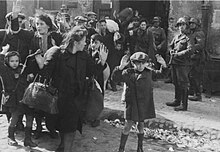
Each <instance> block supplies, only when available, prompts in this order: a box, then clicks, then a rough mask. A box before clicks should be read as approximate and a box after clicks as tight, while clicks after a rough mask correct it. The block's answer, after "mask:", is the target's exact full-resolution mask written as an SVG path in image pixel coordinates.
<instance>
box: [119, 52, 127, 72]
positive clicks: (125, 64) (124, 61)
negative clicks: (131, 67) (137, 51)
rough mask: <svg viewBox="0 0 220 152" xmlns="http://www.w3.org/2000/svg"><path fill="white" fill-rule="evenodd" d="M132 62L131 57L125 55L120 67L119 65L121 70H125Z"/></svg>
mask: <svg viewBox="0 0 220 152" xmlns="http://www.w3.org/2000/svg"><path fill="white" fill-rule="evenodd" d="M129 62H130V60H129V55H127V54H126V55H124V56H123V57H122V59H121V62H120V65H119V69H120V70H122V69H124V68H125V67H126V66H127V65H128V64H129Z"/></svg>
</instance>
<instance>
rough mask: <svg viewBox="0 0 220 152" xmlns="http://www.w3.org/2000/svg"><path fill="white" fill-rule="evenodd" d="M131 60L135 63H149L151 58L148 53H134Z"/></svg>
mask: <svg viewBox="0 0 220 152" xmlns="http://www.w3.org/2000/svg"><path fill="white" fill-rule="evenodd" d="M130 60H131V61H132V62H133V61H139V62H144V63H145V62H148V61H149V57H148V55H147V54H146V53H143V52H136V53H134V54H133V55H132V56H131V57H130Z"/></svg>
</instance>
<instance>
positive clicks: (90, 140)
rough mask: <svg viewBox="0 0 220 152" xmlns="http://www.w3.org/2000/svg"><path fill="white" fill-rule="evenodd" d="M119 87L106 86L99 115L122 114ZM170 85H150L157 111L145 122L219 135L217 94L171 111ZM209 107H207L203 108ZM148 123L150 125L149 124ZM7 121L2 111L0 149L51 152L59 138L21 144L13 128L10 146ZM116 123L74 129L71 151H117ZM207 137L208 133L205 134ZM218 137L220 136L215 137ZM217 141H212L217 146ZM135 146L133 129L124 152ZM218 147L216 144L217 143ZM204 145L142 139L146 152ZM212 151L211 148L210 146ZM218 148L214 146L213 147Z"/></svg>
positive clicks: (20, 135) (193, 151) (192, 151)
mask: <svg viewBox="0 0 220 152" xmlns="http://www.w3.org/2000/svg"><path fill="white" fill-rule="evenodd" d="M118 88H119V91H117V92H112V91H109V90H107V91H106V97H105V110H104V112H103V114H102V118H103V119H106V118H109V117H110V116H111V115H116V116H120V117H121V116H122V115H123V112H122V110H123V109H124V104H122V103H121V101H120V96H121V91H122V88H121V87H118ZM173 96H174V93H173V86H172V85H171V84H164V83H163V82H160V81H159V82H156V83H155V87H154V100H155V107H156V112H157V118H156V119H154V120H150V121H147V122H146V126H147V127H148V125H149V126H152V124H156V125H154V126H156V127H159V128H161V127H162V128H163V127H165V129H167V128H168V129H169V127H167V126H169V125H167V126H166V124H171V125H172V126H177V128H180V127H181V128H188V129H190V130H194V131H199V130H200V131H204V132H207V135H204V136H209V135H211V134H214V135H216V136H219V130H218V129H219V128H220V122H219V120H218V118H219V117H220V112H219V110H218V109H219V104H220V100H219V98H218V97H212V98H211V99H207V98H203V102H190V101H189V110H188V111H187V112H175V111H173V109H172V108H170V107H167V106H165V102H167V101H170V100H172V99H173ZM207 107H209V108H207ZM150 124H151V125H150ZM7 126H8V124H7V121H6V117H5V116H4V115H2V116H1V117H0V134H1V136H0V143H1V144H0V152H31V151H32V152H53V151H55V149H56V148H57V146H58V144H59V139H51V138H50V137H49V136H48V135H47V133H46V132H45V133H44V136H43V137H42V138H40V139H38V140H34V141H35V142H36V143H38V147H37V148H33V149H30V148H26V147H24V146H23V137H24V133H23V132H17V134H16V139H17V140H18V143H19V146H17V147H12V146H8V145H7ZM166 127H167V128H166ZM120 131H121V129H120V127H114V126H112V125H109V123H106V121H102V122H101V125H100V126H99V127H96V128H92V127H90V126H88V125H85V126H84V127H83V134H82V135H80V134H79V133H77V136H76V142H75V143H74V145H75V146H74V149H73V152H117V148H118V146H119V140H120ZM207 138H211V137H207ZM217 138H220V137H216V139H217ZM218 144H219V142H217V143H216V146H218ZM136 146H137V137H136V134H135V133H134V132H132V133H131V134H130V136H129V139H128V142H127V146H126V150H127V151H126V152H135V151H136ZM217 148H219V147H217ZM208 149H209V147H207V149H197V150H196V149H194V148H192V147H181V146H177V145H175V144H171V143H168V142H167V141H164V140H156V139H145V141H144V150H145V151H149V152H167V151H175V152H181V151H183V152H199V151H200V152H203V151H204V152H208V151H211V150H208ZM213 151H214V150H213ZM215 151H216V152H218V151H219V150H218V149H215Z"/></svg>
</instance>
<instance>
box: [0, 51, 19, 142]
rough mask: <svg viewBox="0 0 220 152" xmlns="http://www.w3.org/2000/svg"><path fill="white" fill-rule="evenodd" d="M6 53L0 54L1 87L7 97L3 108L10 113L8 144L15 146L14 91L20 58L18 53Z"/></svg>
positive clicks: (15, 107) (15, 113)
mask: <svg viewBox="0 0 220 152" xmlns="http://www.w3.org/2000/svg"><path fill="white" fill-rule="evenodd" d="M6 52H7V50H3V51H2V52H1V53H0V75H1V77H2V80H3V82H2V83H3V84H2V85H4V87H5V95H7V96H6V98H8V100H7V102H6V103H5V105H4V106H5V107H7V108H8V109H9V112H10V113H11V121H10V124H9V127H8V144H9V145H13V146H15V145H17V144H18V143H17V142H16V140H15V137H14V133H15V127H16V124H17V121H18V117H19V115H20V112H19V109H18V107H17V105H18V102H17V100H16V94H15V89H16V86H17V82H18V78H19V74H20V71H21V66H19V62H20V56H19V54H18V52H15V51H12V52H8V53H6Z"/></svg>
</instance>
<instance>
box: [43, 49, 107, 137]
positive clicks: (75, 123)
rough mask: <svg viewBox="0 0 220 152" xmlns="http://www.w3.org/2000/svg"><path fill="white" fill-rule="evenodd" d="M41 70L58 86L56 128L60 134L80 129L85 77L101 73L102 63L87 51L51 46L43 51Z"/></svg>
mask: <svg viewBox="0 0 220 152" xmlns="http://www.w3.org/2000/svg"><path fill="white" fill-rule="evenodd" d="M45 57H46V61H45V65H44V68H43V70H42V72H44V75H46V76H47V77H50V78H52V80H53V83H52V84H53V85H54V86H55V87H56V88H58V92H59V95H58V108H59V122H58V124H59V125H58V129H59V130H60V131H61V132H63V133H68V132H74V131H76V130H79V131H80V132H81V131H82V120H83V110H84V109H85V104H86V99H87V93H88V86H87V79H86V77H91V76H92V75H93V74H94V73H97V75H98V73H102V71H103V70H104V69H105V67H106V65H105V66H102V65H101V64H98V65H96V64H95V63H94V62H93V60H92V59H91V57H90V56H89V54H88V53H87V52H85V51H80V52H77V53H75V54H72V53H70V51H69V50H63V51H61V50H60V49H59V48H58V47H52V48H51V49H49V50H48V51H47V52H46V54H45Z"/></svg>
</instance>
